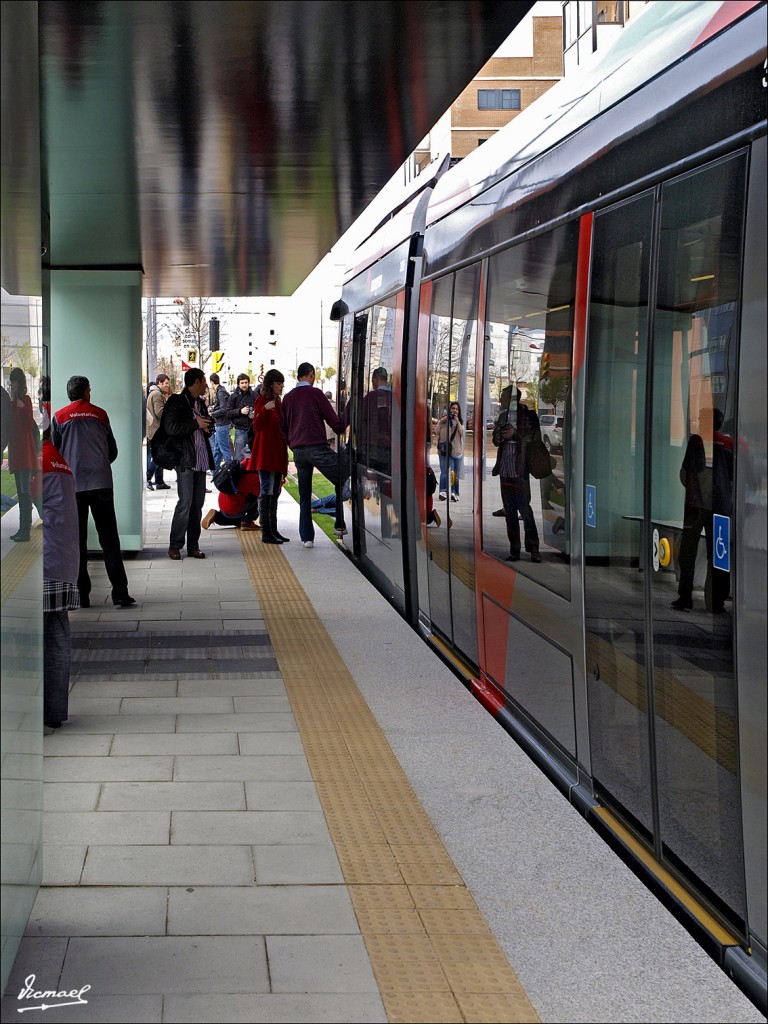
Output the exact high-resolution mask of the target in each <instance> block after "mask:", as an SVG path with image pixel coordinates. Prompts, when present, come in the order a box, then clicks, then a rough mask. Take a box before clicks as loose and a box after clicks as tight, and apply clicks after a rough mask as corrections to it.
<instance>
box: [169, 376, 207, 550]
mask: <svg viewBox="0 0 768 1024" xmlns="http://www.w3.org/2000/svg"><path fill="white" fill-rule="evenodd" d="M204 392H205V374H204V373H203V371H202V370H199V369H197V368H194V369H192V370H187V372H186V373H185V374H184V390H183V391H182V392H181V394H179V395H171V396H170V397H169V399H168V401H167V402H166V403H165V410H164V412H163V428H164V430H165V432H166V433H167V434H168V435H169V436H170V437H173V438H176V440H177V441H178V443H179V459H178V462H177V464H176V487H177V489H178V492H179V500H178V501H177V503H176V508H175V509H174V513H173V522H172V523H171V539H170V546H169V548H168V557H169V558H172V559H173V560H174V561H176V562H178V561H179V560H180V559H181V549H182V548H183V547H184V544H185V541H186V545H187V554H188V555H189V557H190V558H205V554H204V553H203V552H202V551H201V550H200V546H199V544H200V529H201V527H200V521H201V519H202V515H203V502H204V501H205V474H206V473H207V472H208V470H209V469H213V456H212V455H211V447H210V445H209V444H208V435H209V434H210V433H211V431H212V429H213V420H212V419H211V418H210V416H209V415H208V408H207V406H206V404H205V402H204V401H203V398H202V396H203V394H204Z"/></svg>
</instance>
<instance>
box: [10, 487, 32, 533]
mask: <svg viewBox="0 0 768 1024" xmlns="http://www.w3.org/2000/svg"><path fill="white" fill-rule="evenodd" d="M31 526H32V498H31V497H30V496H29V495H28V494H24V495H19V529H18V532H16V533H14V534H13V535H12V537H11V540H14V541H17V542H18V541H27V540H29V530H30V527H31Z"/></svg>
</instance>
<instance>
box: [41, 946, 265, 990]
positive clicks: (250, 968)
mask: <svg viewBox="0 0 768 1024" xmlns="http://www.w3.org/2000/svg"><path fill="white" fill-rule="evenodd" d="M80 978H82V979H83V980H82V981H80V982H78V979H80ZM88 982H89V983H90V984H91V985H92V986H93V987H92V991H94V992H96V993H105V994H106V993H113V994H117V993H120V994H125V995H127V996H129V997H132V996H133V995H134V994H135V993H137V992H141V993H142V994H143V995H148V994H163V993H178V994H181V995H188V994H190V993H194V992H202V993H209V994H210V993H218V992H222V993H224V992H226V993H250V992H268V991H269V981H268V977H267V963H266V954H265V948H264V940H263V939H262V938H260V937H257V938H243V937H234V938H230V937H229V936H213V937H209V936H190V937H188V938H186V937H179V936H165V937H157V938H155V937H152V936H149V937H145V938H138V937H136V938H120V937H115V938H79V937H74V938H72V939H70V942H69V948H68V950H67V956H66V960H65V963H64V969H63V971H62V975H61V981H60V984H61V985H62V987H65V988H73V987H75V986H76V985H78V984H80V985H82V984H85V983H88Z"/></svg>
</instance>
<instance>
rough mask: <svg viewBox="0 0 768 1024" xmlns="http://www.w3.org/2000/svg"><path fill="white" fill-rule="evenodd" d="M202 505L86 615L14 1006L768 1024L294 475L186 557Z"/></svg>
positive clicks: (150, 512)
mask: <svg viewBox="0 0 768 1024" xmlns="http://www.w3.org/2000/svg"><path fill="white" fill-rule="evenodd" d="M169 476H170V475H169ZM171 479H172V477H171ZM215 497H216V496H215V493H214V494H211V495H209V496H208V501H207V503H206V508H208V507H211V505H212V503H213V501H214V500H215ZM175 501H176V489H175V486H174V487H172V488H171V490H168V491H163V492H150V493H148V494H147V495H146V522H145V545H146V546H145V549H144V551H143V552H142V553H140V554H139V555H137V556H136V557H135V558H132V559H128V560H127V561H126V568H127V571H128V576H129V583H130V592H131V594H132V595H133V597H135V598H136V600H137V604H136V606H135V607H133V608H130V609H116V608H113V607H112V605H111V602H110V600H109V585H108V582H107V579H106V574H105V573H104V568H103V563H101V562H98V561H94V562H92V563H91V572H92V579H93V592H92V594H91V607H90V608H89V609H83V610H80V611H77V612H72V613H71V614H70V621H71V625H72V631H73V642H74V651H73V654H74V657H73V665H72V691H71V695H70V718H69V721H68V722H66V723H65V724H64V726H63V727H62V728H61V729H60V730H58V731H57V732H56V733H54V734H53V735H50V736H46V738H45V743H44V749H45V764H44V773H45V774H44V777H45V791H44V799H45V813H44V826H43V827H44V854H43V873H44V876H43V885H42V887H41V889H40V891H39V894H38V897H37V901H36V903H35V906H34V908H33V912H32V915H31V918H30V921H29V925H28V929H27V933H26V936H25V938H24V939H23V940H22V944H21V946H20V949H19V953H18V956H17V959H16V963H15V966H14V968H13V971H12V974H11V978H10V981H9V984H8V986H7V990H6V996H5V998H4V999H3V1004H2V1020H3V1021H8V1022H10V1021H15V1020H19V1019H20V1010H21V1009H23V1008H24V1007H26V1008H27V1009H29V1008H31V1003H30V1001H29V1000H28V1001H27V1002H22V1001H21V1000H19V999H18V998H17V997H18V994H19V992H21V991H22V990H23V989H24V987H25V979H27V978H28V977H29V976H30V975H35V984H36V985H37V986H39V987H40V988H44V989H53V990H57V991H67V992H71V991H75V990H81V989H82V988H83V986H90V988H89V989H88V990H87V992H85V993H83V995H82V1000H83V1001H82V1002H76V1003H75V1004H73V1005H69V1006H59V1007H58V1008H57V1007H55V1006H54V1007H52V1008H49V1009H46V1010H45V1013H44V1019H45V1021H46V1024H50V1022H54V1024H55V1022H65V1021H67V1022H68V1021H76V1022H86V1021H102V1022H112V1021H131V1022H156V1021H157V1022H160V1021H163V1022H171V1021H237V1022H248V1021H254V1022H255V1021H261V1022H266V1021H270V1022H271V1021H291V1022H305V1021H306V1022H326V1021H328V1022H330V1021H338V1022H353V1021H354V1022H378V1021H381V1022H384V1021H392V1022H405V1024H408V1022H413V1024H415V1022H422V1021H423V1022H434V1024H436V1022H443V1021H446V1022H453V1021H457V1022H459V1021H467V1022H493V1021H501V1022H517V1021H525V1022H533V1021H545V1022H550V1021H551V1022H555V1021H563V1022H570V1021H573V1022H576V1021H579V1022H581V1021H616V1022H619V1021H638V1022H639V1021H664V1022H674V1021H681V1022H689V1021H690V1022H694V1021H695V1022H704V1021H713V1022H714V1021H717V1022H721V1021H729V1022H741V1021H744V1022H747V1021H762V1020H764V1019H765V1018H764V1017H763V1016H762V1014H761V1013H760V1012H759V1011H758V1010H757V1009H756V1008H755V1006H754V1005H753V1004H752V1003H751V1002H750V1001H749V1000H748V999H747V998H746V997H745V996H744V995H743V994H742V993H741V992H740V991H739V990H738V989H737V988H736V986H735V985H734V984H733V983H732V982H731V981H730V980H729V979H728V978H727V977H726V975H725V974H724V973H723V972H722V971H721V970H720V969H719V967H718V966H717V965H716V964H715V963H714V962H713V961H712V960H711V959H710V958H709V956H708V955H707V954H706V953H705V951H704V950H703V949H702V948H701V947H700V946H699V945H698V944H697V943H696V942H695V941H694V940H693V939H692V938H691V936H690V935H689V934H688V933H687V932H686V931H685V930H684V929H683V928H682V926H681V925H680V924H678V923H677V921H676V920H675V919H674V918H673V917H672V916H671V914H670V913H669V912H668V911H667V910H666V909H665V908H664V907H663V906H662V905H661V904H660V903H659V902H658V901H657V900H656V898H655V897H654V896H653V895H652V894H651V893H650V892H649V891H648V890H647V889H646V888H645V887H644V886H643V885H642V884H641V883H640V881H639V880H638V879H637V878H636V877H635V876H634V875H633V874H632V872H631V871H630V870H629V869H628V868H627V867H626V866H625V865H624V864H623V863H622V862H621V861H620V860H619V859H618V858H617V857H616V856H615V854H614V853H613V852H612V851H611V850H610V849H609V848H608V847H607V846H606V845H605V843H604V842H603V841H602V840H601V839H600V838H599V837H598V835H597V834H596V833H595V832H594V831H593V830H592V829H591V828H590V827H589V825H587V823H586V822H585V821H584V820H583V819H582V818H581V817H580V815H579V814H578V813H577V812H576V810H575V809H574V808H573V807H571V806H570V805H569V804H568V802H567V801H566V800H565V799H564V798H563V797H562V796H561V795H560V794H559V792H558V791H557V790H556V789H555V788H554V786H553V785H552V784H551V783H550V782H549V781H548V780H547V779H546V778H545V777H544V776H543V775H542V774H541V772H540V771H539V770H538V768H537V767H536V766H535V765H534V764H533V763H532V762H531V761H530V760H529V758H528V757H527V756H526V755H525V754H524V753H523V752H522V751H521V750H520V748H519V747H518V746H517V745H516V744H515V742H514V741H513V740H512V739H511V738H510V736H509V735H508V734H507V733H506V732H504V731H503V730H502V728H501V727H500V726H499V725H498V724H497V723H496V722H495V721H494V720H493V719H492V718H491V717H490V716H489V715H488V714H487V712H485V711H484V710H483V709H482V707H480V705H479V704H478V703H477V702H476V701H475V700H474V698H473V697H472V696H471V695H470V693H469V692H468V691H467V690H466V689H465V688H464V687H463V686H462V685H461V683H460V682H459V681H458V680H457V678H456V677H455V676H454V675H453V674H452V672H451V671H450V669H449V668H447V667H446V665H445V664H444V663H443V662H442V661H441V660H440V659H439V658H438V657H437V656H436V655H434V654H433V653H432V652H431V651H430V649H429V648H428V647H427V646H426V645H425V644H424V643H423V641H422V640H421V639H420V638H419V637H418V636H417V635H416V633H414V632H413V631H412V630H411V629H410V628H409V627H408V626H407V625H406V623H405V622H404V621H403V620H402V619H401V618H400V617H399V616H398V615H397V614H396V612H395V611H394V610H393V609H392V608H391V607H390V606H389V605H388V604H387V602H386V601H385V600H384V599H383V598H382V597H381V596H380V595H379V594H378V593H377V591H376V590H374V588H373V587H372V586H371V585H370V584H369V583H368V582H367V581H366V580H365V579H364V578H363V577H362V576H361V575H360V574H359V573H358V572H357V570H356V569H355V568H354V566H353V565H352V563H351V562H350V561H349V560H348V559H347V558H346V557H345V555H344V554H343V552H341V551H340V550H339V549H338V548H337V547H336V546H335V545H334V544H333V543H332V542H331V541H330V540H328V539H327V538H326V537H325V536H324V535H323V534H322V533H321V532H320V531H319V530H317V531H316V533H317V536H316V540H315V546H314V547H313V548H312V549H306V548H304V547H302V546H301V545H300V544H299V542H298V531H297V524H298V506H297V505H296V504H295V503H294V502H293V500H292V499H291V498H290V497H289V496H288V495H287V494H285V493H284V494H283V496H282V498H281V500H280V506H279V510H280V511H279V523H280V529H281V531H282V532H283V533H284V534H286V535H287V536H289V537H291V538H292V542H291V543H289V544H284V545H282V546H272V545H265V544H262V543H261V539H260V534H259V533H257V532H250V531H249V532H241V531H236V530H234V529H232V528H229V529H227V528H219V527H215V526H214V527H212V528H211V529H210V530H209V531H207V532H204V533H203V536H202V539H201V548H202V550H203V551H204V552H205V554H206V556H207V557H206V559H205V560H195V559H191V558H186V557H185V558H184V559H183V561H181V562H174V561H171V560H170V559H169V558H168V555H167V548H168V534H169V529H170V521H171V516H172V513H173V508H174V505H175ZM4 532H5V531H4ZM41 533H42V531H41V530H33V534H41ZM34 543H40V541H39V539H35V540H34ZM49 1002H54V1001H52V1000H49ZM59 1002H61V1000H59ZM37 1003H38V1004H39V1000H38V1001H37ZM37 1008H38V1009H39V1008H40V1007H39V1005H38V1006H37ZM41 1016H42V1013H41ZM22 1019H23V1018H22Z"/></svg>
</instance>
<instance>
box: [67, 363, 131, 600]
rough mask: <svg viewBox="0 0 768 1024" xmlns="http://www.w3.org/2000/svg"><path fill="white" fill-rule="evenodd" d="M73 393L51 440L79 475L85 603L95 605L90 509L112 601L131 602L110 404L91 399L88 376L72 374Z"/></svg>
mask: <svg viewBox="0 0 768 1024" xmlns="http://www.w3.org/2000/svg"><path fill="white" fill-rule="evenodd" d="M67 397H68V398H69V400H70V404H69V405H65V406H64V408H63V409H59V411H58V412H57V413H56V414H55V415H54V417H53V421H52V422H51V442H52V443H53V446H54V448H58V450H59V451H60V452H61V454H62V455H63V456H64V458H65V459H66V460H67V462H68V463H69V465H70V467H71V469H72V473H73V474H74V477H75V490H76V492H77V516H78V521H79V527H80V573H79V575H78V578H77V587H78V590H79V591H80V606H81V607H82V608H88V606H89V605H90V593H91V578H90V576H89V575H88V513H89V512H90V513H91V515H92V516H93V522H94V524H95V526H96V533H97V534H98V537H99V544H100V545H101V550H102V551H103V552H104V568H105V569H106V570H107V576H108V577H109V582H110V583H111V584H112V604H115V605H118V606H119V607H120V608H128V607H130V606H131V605H132V604H136V602H135V601H134V599H133V598H132V597H131V596H130V594H129V593H128V577H127V576H126V573H125V566H124V565H123V556H122V554H121V552H120V534H119V533H118V530H117V517H116V516H115V492H114V490H113V487H112V463H113V462H114V461H115V459H116V458H117V443H116V441H115V436H114V434H113V433H112V427H111V426H110V423H109V416H107V414H106V412H105V411H104V409H100V408H99V407H98V406H97V405H92V404H91V385H90V381H89V380H88V378H87V377H79V376H77V377H70V378H69V380H68V381H67Z"/></svg>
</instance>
